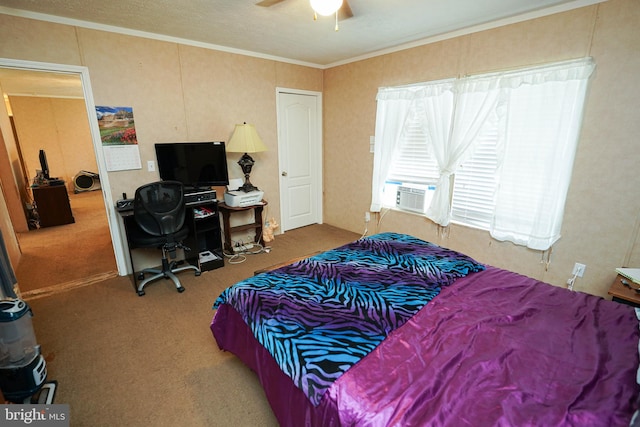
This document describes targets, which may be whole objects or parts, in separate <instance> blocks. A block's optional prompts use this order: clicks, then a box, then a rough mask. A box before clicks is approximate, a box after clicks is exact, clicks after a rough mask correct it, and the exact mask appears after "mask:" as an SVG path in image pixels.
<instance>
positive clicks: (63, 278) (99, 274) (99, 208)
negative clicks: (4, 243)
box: [15, 191, 117, 296]
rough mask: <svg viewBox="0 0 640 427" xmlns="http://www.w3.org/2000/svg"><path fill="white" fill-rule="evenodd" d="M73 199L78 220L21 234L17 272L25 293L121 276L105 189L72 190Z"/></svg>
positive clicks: (75, 216) (72, 207)
mask: <svg viewBox="0 0 640 427" xmlns="http://www.w3.org/2000/svg"><path fill="white" fill-rule="evenodd" d="M69 200H70V203H71V211H72V212H73V217H74V219H75V223H73V224H65V225H58V226H55V227H45V228H40V229H37V230H30V231H29V232H26V233H19V234H18V241H19V242H20V248H21V250H22V258H21V260H20V264H19V265H18V267H17V268H16V271H15V273H16V277H17V279H18V284H19V285H20V291H21V292H22V293H23V296H29V294H30V293H33V292H34V291H37V290H43V289H45V288H48V287H51V286H59V285H63V284H64V285H69V286H74V285H75V284H77V283H85V282H91V281H92V280H95V279H100V280H103V279H104V278H106V277H114V276H116V275H117V267H116V261H115V257H114V255H113V246H112V244H111V236H110V234H109V225H108V223H107V214H106V212H105V208H104V202H103V201H102V194H101V192H100V191H90V192H83V193H78V194H74V193H73V192H71V193H70V194H69Z"/></svg>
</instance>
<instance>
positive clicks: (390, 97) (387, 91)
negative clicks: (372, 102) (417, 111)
mask: <svg viewBox="0 0 640 427" xmlns="http://www.w3.org/2000/svg"><path fill="white" fill-rule="evenodd" d="M424 93H425V89H424V88H423V87H422V86H404V87H398V88H381V89H380V90H379V91H378V96H377V98H376V99H377V101H378V106H377V113H376V131H375V148H374V156H373V178H372V183H371V186H372V189H371V208H370V210H371V212H380V210H381V209H382V200H383V191H384V184H385V181H386V179H387V177H388V176H389V170H390V169H391V165H392V164H393V159H394V158H395V156H396V154H397V150H396V148H397V146H398V144H399V143H400V137H401V135H402V132H403V131H404V129H405V126H406V124H407V121H408V120H409V116H410V113H411V110H412V107H413V105H414V104H415V102H416V98H418V97H421V96H424Z"/></svg>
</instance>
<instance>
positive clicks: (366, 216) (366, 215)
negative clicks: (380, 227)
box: [364, 212, 371, 222]
mask: <svg viewBox="0 0 640 427" xmlns="http://www.w3.org/2000/svg"><path fill="white" fill-rule="evenodd" d="M369 221H371V214H370V213H369V212H365V213H364V222H369Z"/></svg>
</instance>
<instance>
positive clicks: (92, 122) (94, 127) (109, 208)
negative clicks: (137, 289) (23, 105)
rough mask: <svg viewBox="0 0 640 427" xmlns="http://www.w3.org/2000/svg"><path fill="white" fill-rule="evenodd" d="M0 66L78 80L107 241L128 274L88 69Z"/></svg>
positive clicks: (8, 62)
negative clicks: (84, 109) (51, 73)
mask: <svg viewBox="0 0 640 427" xmlns="http://www.w3.org/2000/svg"><path fill="white" fill-rule="evenodd" d="M0 67H2V68H14V69H19V70H27V71H46V72H54V73H68V74H76V75H78V76H79V77H80V80H81V81H82V90H83V92H84V101H85V106H86V111H87V118H88V122H89V129H90V131H91V139H92V142H93V150H94V153H95V156H96V162H97V164H98V174H99V175H100V185H101V187H102V198H103V201H104V204H105V209H106V212H107V221H108V223H109V232H110V233H111V242H112V244H113V252H114V255H115V259H116V266H117V267H118V274H120V275H121V276H124V275H126V274H128V269H129V268H128V262H127V258H126V257H125V253H126V252H127V248H126V247H125V246H124V243H123V239H122V235H121V233H120V227H119V226H118V220H119V218H118V217H119V214H118V213H117V212H116V210H115V207H114V205H113V203H112V201H111V199H110V197H111V186H110V183H109V175H108V173H107V167H106V163H105V159H104V154H103V152H102V140H101V139H100V129H99V128H98V117H97V115H96V106H95V102H94V100H93V91H92V89H91V80H90V79H89V69H88V68H87V67H83V66H78V65H66V64H52V63H46V62H34V61H23V60H14V59H6V58H0Z"/></svg>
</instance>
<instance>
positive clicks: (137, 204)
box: [129, 181, 200, 296]
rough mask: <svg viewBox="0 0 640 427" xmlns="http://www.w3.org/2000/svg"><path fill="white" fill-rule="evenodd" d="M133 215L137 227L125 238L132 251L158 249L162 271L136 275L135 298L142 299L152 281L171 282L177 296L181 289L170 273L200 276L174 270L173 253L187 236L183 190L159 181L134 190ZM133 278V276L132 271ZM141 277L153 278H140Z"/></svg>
mask: <svg viewBox="0 0 640 427" xmlns="http://www.w3.org/2000/svg"><path fill="white" fill-rule="evenodd" d="M133 215H134V219H135V223H136V225H137V227H132V228H133V230H131V234H130V236H129V239H130V242H131V244H132V245H133V246H134V247H139V248H151V247H156V248H159V249H162V269H157V268H147V269H144V270H142V271H141V272H140V273H138V278H139V280H140V283H139V284H138V289H137V291H138V295H140V296H142V295H144V287H145V286H146V285H147V284H148V283H149V282H152V281H154V280H157V279H160V278H163V277H164V278H166V279H171V280H173V283H175V285H176V288H177V289H178V292H183V291H184V287H182V285H181V284H180V281H179V280H178V278H177V277H176V275H175V274H174V273H177V272H180V271H184V270H194V271H195V275H196V276H199V275H200V269H199V268H198V267H196V266H194V265H185V266H181V267H178V266H177V263H176V261H173V259H174V258H175V257H176V249H179V248H182V249H183V250H185V251H188V250H189V248H187V247H185V246H183V244H182V241H183V240H184V239H186V237H187V235H188V234H189V229H188V228H187V227H186V226H185V224H184V222H185V215H186V209H185V204H184V188H183V186H182V184H181V183H180V182H177V181H159V182H152V183H150V184H146V185H143V186H142V187H140V188H138V189H137V190H136V195H135V199H134V200H133ZM133 274H136V272H135V271H134V273H133ZM145 274H153V276H151V277H148V278H146V279H145V278H144V276H145Z"/></svg>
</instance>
